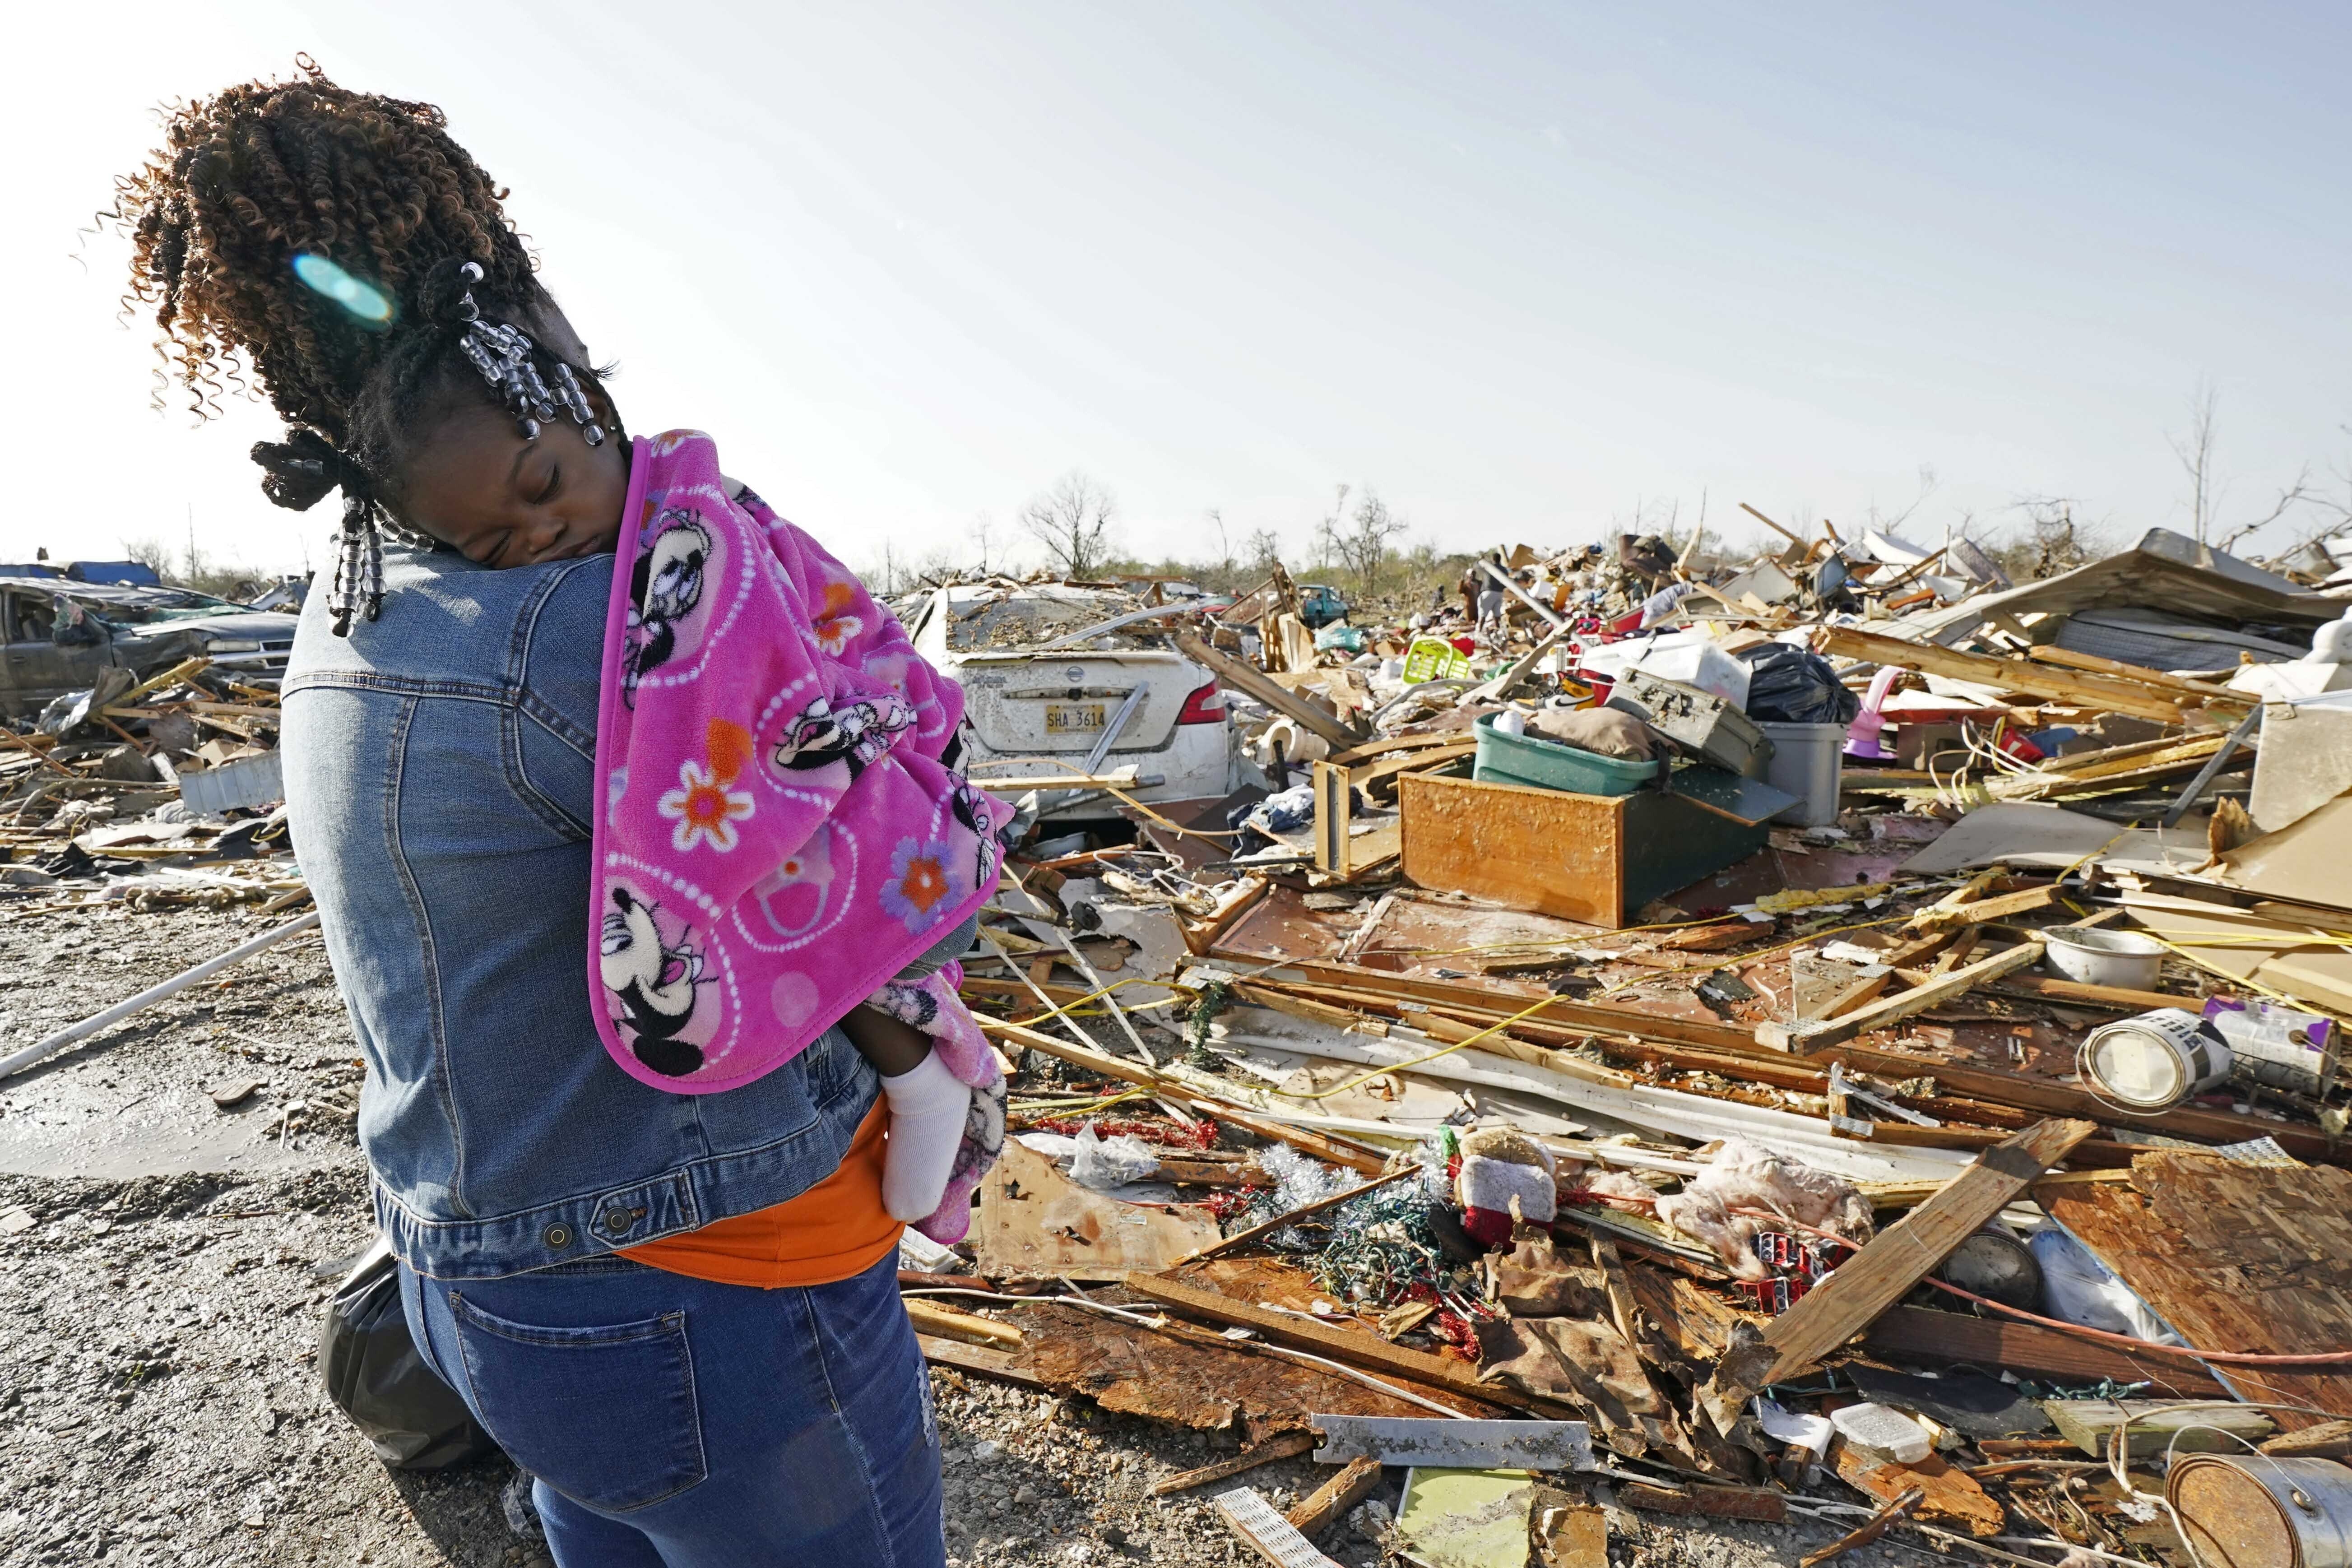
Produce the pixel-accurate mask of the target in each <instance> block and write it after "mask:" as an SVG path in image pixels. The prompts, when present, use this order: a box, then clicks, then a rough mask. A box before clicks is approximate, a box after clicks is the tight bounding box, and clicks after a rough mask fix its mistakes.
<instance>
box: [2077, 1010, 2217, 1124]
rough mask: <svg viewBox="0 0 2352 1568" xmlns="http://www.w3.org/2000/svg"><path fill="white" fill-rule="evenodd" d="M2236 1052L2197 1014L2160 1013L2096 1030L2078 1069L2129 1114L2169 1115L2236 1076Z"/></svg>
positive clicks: (2085, 1041)
mask: <svg viewBox="0 0 2352 1568" xmlns="http://www.w3.org/2000/svg"><path fill="white" fill-rule="evenodd" d="M2230 1062H2231V1056H2230V1047H2229V1046H2228V1044H2227V1043H2226V1042H2224V1041H2223V1040H2222V1038H2221V1033H2220V1031H2218V1030H2216V1029H2215V1028H2214V1027H2213V1026H2211V1025H2210V1024H2208V1023H2207V1022H2206V1021H2205V1020H2204V1019H2202V1018H2200V1017H2199V1016H2197V1015H2196V1014H2194V1013H2190V1012H2187V1011H2184V1010H2183V1009H2181V1008H2179V1007H2158V1009H2156V1011H2154V1012H2152V1013H2142V1014H2140V1015H2139V1016H2137V1017H2136V1018H2126V1019H2123V1020H2122V1021H2121V1022H2119V1023H2114V1024H2108V1025H2105V1026H2102V1027H2100V1028H2096V1029H2094V1030H2092V1031H2091V1032H2090V1034H2089V1035H2088V1036H2087V1037H2085V1038H2084V1041H2083V1048H2082V1051H2081V1053H2080V1055H2079V1056H2078V1058H2077V1065H2078V1066H2080V1068H2082V1072H2083V1076H2084V1078H2085V1079H2089V1080H2090V1082H2091V1084H2092V1086H2093V1087H2094V1088H2095V1089H2097V1090H2098V1092H2099V1093H2100V1094H2101V1095H2103V1096H2104V1097H2105V1098H2106V1099H2107V1100H2112V1101H2113V1102H2115V1103H2116V1104H2117V1105H2119V1106H2122V1107H2123V1108H2124V1109H2126V1110H2148V1111H2155V1110H2170V1109H2171V1108H2172V1107H2174V1106H2176V1105H2178V1104H2179V1103H2180V1102H2181V1101H2182V1100H2187V1099H2188V1098H2189V1096H2190V1095H2192V1094H2195V1093H2197V1092H2198V1091H2199V1090H2200V1089H2210V1087H2212V1086H2213V1085H2214V1084H2217V1083H2220V1082H2221V1081H2222V1080H2223V1079H2227V1078H2228V1077H2229V1076H2230Z"/></svg>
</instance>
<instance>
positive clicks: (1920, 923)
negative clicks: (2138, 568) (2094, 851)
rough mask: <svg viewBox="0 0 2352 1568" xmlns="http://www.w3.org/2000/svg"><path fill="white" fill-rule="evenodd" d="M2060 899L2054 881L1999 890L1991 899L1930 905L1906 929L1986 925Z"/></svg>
mask: <svg viewBox="0 0 2352 1568" xmlns="http://www.w3.org/2000/svg"><path fill="white" fill-rule="evenodd" d="M2057 898H2058V885H2057V884H2056V883H2054V882H2053V883H2049V884H2046V885H2044V886H2042V887H2039V888H2025V889H2020V890H2019V891H2017V892H2014V893H1999V894H1996V895H1994V896H1993V897H1992V898H1990V899H1976V900H1971V901H1969V902H1968V903H1965V904H1930V905H1929V906H1928V907H1927V908H1926V909H1924V910H1920V911H1919V912H1918V913H1917V914H1916V915H1913V916H1912V917H1911V918H1910V920H1909V921H1906V922H1905V924H1904V927H1903V929H1904V930H1906V931H1936V930H1938V929H1940V928H1942V927H1945V926H1971V925H1982V924H1983V923H1984V922H1985V921H2004V920H2007V919H2008V918H2009V917H2010V916H2011V915H2021V914H2026V913H2029V912H2031V911H2032V910H2040V909H2047V908H2048V907H2049V906H2050V905H2051V904H2052V903H2053V902H2055V901H2056V900H2057Z"/></svg>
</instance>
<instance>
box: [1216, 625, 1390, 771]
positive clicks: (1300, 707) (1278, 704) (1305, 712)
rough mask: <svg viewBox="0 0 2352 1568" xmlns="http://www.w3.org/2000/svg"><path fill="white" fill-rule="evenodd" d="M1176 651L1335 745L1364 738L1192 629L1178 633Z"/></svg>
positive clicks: (1247, 695)
mask: <svg viewBox="0 0 2352 1568" xmlns="http://www.w3.org/2000/svg"><path fill="white" fill-rule="evenodd" d="M1176 650H1177V651H1178V652H1179V653H1181V654H1182V655H1183V656H1184V657H1185V658H1189V659H1192V660H1193V661H1194V662H1196V663H1199V664H1202V665H1206V666H1207V667H1208V669H1209V673H1210V674H1212V675H1213V676H1215V677H1216V678H1217V679H1219V680H1221V681H1223V682H1224V683H1225V684H1226V685H1228V686H1230V687H1232V688H1233V689H1234V690H1236V691H1239V692H1241V693H1242V694H1243V695H1244V696H1246V697H1250V698H1254V699H1255V700H1257V701H1260V702H1263V703H1265V705H1266V706H1267V707H1268V708H1271V709H1273V710H1275V711H1276V712H1277V713H1282V714H1286V715H1287V716H1288V717H1290V718H1291V719H1294V720H1296V721H1297V722H1299V723H1301V724H1304V725H1305V726H1306V727H1307V729H1308V730H1310V731H1313V732H1315V733H1316V734H1318V735H1320V736H1322V737H1323V739H1325V740H1327V741H1328V742H1331V744H1332V745H1333V746H1335V747H1338V748H1339V749H1341V750H1345V749H1346V748H1348V747H1349V746H1352V745H1354V744H1355V743H1356V742H1359V741H1360V740H1362V739H1363V737H1362V736H1361V735H1359V734H1358V733H1357V732H1356V731H1353V730H1351V729H1349V727H1348V726H1347V725H1346V724H1344V723H1342V722H1341V721H1339V718H1338V717H1337V716H1336V715H1334V714H1330V713H1327V712H1325V711H1324V710H1322V709H1320V708H1318V707H1317V706H1315V704H1314V703H1312V702H1309V701H1308V700H1307V699H1305V698H1304V697H1301V696H1299V695H1298V694H1297V693H1296V692H1294V691H1290V690H1288V689H1285V688H1284V687H1281V686H1279V685H1276V683H1275V682H1274V681H1272V680H1269V679H1266V677H1265V672H1264V671H1262V670H1257V669H1253V668H1250V667H1249V666H1248V665H1246V664H1244V663H1243V662H1242V661H1241V660H1240V659H1237V658H1234V657H1233V656H1232V655H1230V654H1226V653H1223V652H1220V651H1219V650H1217V649H1216V648H1213V647H1210V646H1209V645H1208V644H1207V643H1205V642H1202V640H1201V639H1200V638H1199V637H1194V636H1193V635H1192V633H1190V632H1180V633H1178V634H1177V637H1176Z"/></svg>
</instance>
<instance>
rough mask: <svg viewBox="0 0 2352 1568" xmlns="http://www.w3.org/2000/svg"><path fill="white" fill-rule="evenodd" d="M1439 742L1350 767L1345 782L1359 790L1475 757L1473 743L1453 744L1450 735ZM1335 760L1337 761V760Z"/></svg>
mask: <svg viewBox="0 0 2352 1568" xmlns="http://www.w3.org/2000/svg"><path fill="white" fill-rule="evenodd" d="M1441 739H1443V740H1444V744H1442V745H1437V746H1429V747H1424V748H1423V749H1422V750H1420V751H1417V752H1407V753H1406V754H1404V755H1402V756H1391V757H1383V758H1381V760H1380V761H1378V762H1375V763H1365V764H1363V765H1362V766H1360V767H1351V768H1349V770H1348V782H1349V784H1354V785H1355V786H1356V787H1357V788H1358V789H1362V788H1363V787H1364V786H1365V785H1367V784H1376V783H1378V782H1379V781H1380V780H1381V779H1385V778H1393V777H1395V776H1396V775H1397V774H1399V773H1412V772H1415V771H1417V770H1419V769H1422V768H1436V767H1443V766H1444V765H1445V764H1446V763H1450V762H1453V761H1454V760H1455V759H1457V758H1460V757H1467V756H1475V754H1476V753H1477V751H1478V742H1476V741H1456V740H1454V739H1453V738H1451V737H1450V736H1449V737H1441ZM1334 761H1335V762H1336V761H1337V759H1334Z"/></svg>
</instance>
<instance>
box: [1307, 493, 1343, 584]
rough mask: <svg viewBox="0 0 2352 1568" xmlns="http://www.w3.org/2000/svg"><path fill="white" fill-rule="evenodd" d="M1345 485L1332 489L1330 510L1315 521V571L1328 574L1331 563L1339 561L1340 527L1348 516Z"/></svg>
mask: <svg viewBox="0 0 2352 1568" xmlns="http://www.w3.org/2000/svg"><path fill="white" fill-rule="evenodd" d="M1332 491H1333V493H1332V497H1331V510H1329V511H1328V512H1326V513H1324V514H1323V515H1322V516H1321V517H1319V518H1317V519H1316V520H1315V569H1316V570H1317V571H1318V572H1328V571H1329V570H1330V569H1331V565H1332V563H1334V562H1336V561H1338V560H1339V559H1340V556H1341V553H1342V552H1341V547H1340V543H1339V532H1340V525H1341V524H1342V523H1343V522H1344V521H1346V519H1347V515H1348V491H1349V486H1347V485H1334V486H1333V487H1332Z"/></svg>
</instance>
